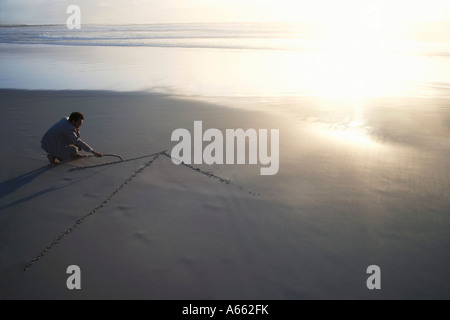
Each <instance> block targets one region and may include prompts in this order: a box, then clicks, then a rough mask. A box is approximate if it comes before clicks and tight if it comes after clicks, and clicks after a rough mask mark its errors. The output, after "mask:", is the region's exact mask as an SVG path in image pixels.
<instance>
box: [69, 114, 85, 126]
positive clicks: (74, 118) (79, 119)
mask: <svg viewBox="0 0 450 320" xmlns="http://www.w3.org/2000/svg"><path fill="white" fill-rule="evenodd" d="M69 121H70V122H71V123H72V124H73V126H74V127H75V128H76V129H79V128H80V127H81V125H82V124H83V121H84V116H83V114H82V113H81V112H72V114H71V115H70V117H69Z"/></svg>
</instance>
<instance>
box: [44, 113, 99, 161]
mask: <svg viewBox="0 0 450 320" xmlns="http://www.w3.org/2000/svg"><path fill="white" fill-rule="evenodd" d="M83 121H84V116H83V115H82V114H81V113H80V112H73V113H72V114H71V115H70V117H69V118H67V117H66V118H62V119H61V120H60V121H58V122H57V123H55V124H54V125H53V126H52V127H51V128H50V129H48V131H47V132H46V133H45V135H44V137H43V138H42V140H41V147H42V149H44V150H45V152H47V153H48V155H47V158H48V160H49V161H50V164H55V163H56V160H59V161H65V160H71V159H79V158H84V157H86V155H82V154H79V153H78V152H79V151H81V150H84V151H86V152H91V153H93V154H94V155H95V156H96V157H102V156H103V155H102V154H101V153H98V152H96V151H95V150H94V149H92V148H91V147H90V146H89V145H88V144H87V143H86V142H84V141H83V140H81V138H80V127H81V125H82V124H83Z"/></svg>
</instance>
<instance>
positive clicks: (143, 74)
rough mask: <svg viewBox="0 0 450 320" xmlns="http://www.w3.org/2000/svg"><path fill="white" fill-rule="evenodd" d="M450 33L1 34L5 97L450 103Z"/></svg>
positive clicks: (283, 26)
mask: <svg viewBox="0 0 450 320" xmlns="http://www.w3.org/2000/svg"><path fill="white" fill-rule="evenodd" d="M446 27H448V25H447V24H444V25H441V24H440V25H438V26H424V27H422V28H416V29H415V31H414V32H413V31H411V32H409V33H405V32H404V31H403V32H402V33H400V32H397V33H395V32H390V31H389V30H387V31H386V30H371V29H364V28H363V29H358V28H355V29H352V30H339V31H336V30H330V29H329V28H325V27H323V26H319V25H313V24H305V23H303V24H300V23H296V24H294V23H235V24H166V25H164V24H161V25H88V26H84V25H83V26H82V28H81V29H80V30H69V29H68V28H67V27H66V26H65V25H48V26H2V27H0V87H1V88H23V89H107V90H118V91H130V90H131V91H133V90H150V91H156V92H164V93H170V94H178V95H185V96H186V95H187V96H199V97H207V98H227V97H233V98H245V97H297V96H320V97H332V98H336V97H337V98H355V97H356V98H361V97H380V96H436V95H439V96H442V95H443V96H446V95H447V94H448V92H449V90H448V89H449V88H450V87H449V85H448V84H449V83H450V41H448V39H450V38H449V37H446V35H447V33H446V32H443V31H442V30H444V31H445V30H447V29H445V28H446ZM436 30H437V31H439V32H436Z"/></svg>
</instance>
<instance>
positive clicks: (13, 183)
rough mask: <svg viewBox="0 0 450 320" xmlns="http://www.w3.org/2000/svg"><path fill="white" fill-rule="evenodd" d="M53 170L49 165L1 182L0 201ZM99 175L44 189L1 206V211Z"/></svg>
mask: <svg viewBox="0 0 450 320" xmlns="http://www.w3.org/2000/svg"><path fill="white" fill-rule="evenodd" d="M53 168H55V166H50V165H47V166H45V167H41V168H38V169H35V170H33V171H30V172H28V173H25V174H22V175H20V176H18V177H15V178H12V179H9V180H6V181H3V182H0V200H1V199H2V198H4V197H6V196H7V195H9V194H11V193H13V192H15V191H16V190H18V189H20V188H22V187H24V186H26V185H27V184H29V183H31V182H32V181H33V180H35V179H36V178H38V177H39V176H40V175H41V174H43V173H44V172H47V171H49V170H52V169H53ZM97 173H98V172H97ZM97 173H93V174H91V175H89V176H87V177H84V178H81V179H78V180H76V181H72V182H70V183H68V184H66V185H63V186H59V187H55V186H54V187H49V188H46V189H43V190H41V191H38V192H36V193H34V194H31V195H29V196H26V197H24V198H21V199H19V200H16V201H14V202H12V203H10V204H6V205H3V206H0V211H3V210H4V209H6V208H9V207H12V206H15V205H17V204H20V203H23V202H27V201H30V200H32V199H34V198H37V197H39V196H41V195H44V194H46V193H49V192H54V191H56V190H59V189H63V188H66V187H68V186H70V185H73V184H75V183H77V182H79V181H81V180H84V179H87V178H89V177H90V176H92V175H94V174H97Z"/></svg>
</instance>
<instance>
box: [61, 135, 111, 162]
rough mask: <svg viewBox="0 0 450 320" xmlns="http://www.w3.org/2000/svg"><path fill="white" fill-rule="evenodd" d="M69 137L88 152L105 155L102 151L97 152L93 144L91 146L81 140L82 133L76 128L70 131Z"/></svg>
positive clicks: (97, 155)
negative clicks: (92, 146)
mask: <svg viewBox="0 0 450 320" xmlns="http://www.w3.org/2000/svg"><path fill="white" fill-rule="evenodd" d="M68 136H69V139H70V140H71V141H72V142H73V144H74V145H76V146H77V147H79V148H81V149H82V150H84V151H86V152H91V153H93V154H94V155H95V156H96V157H99V158H100V157H102V156H103V155H102V154H101V153H98V152H96V151H95V150H94V149H93V148H91V146H89V145H88V144H87V143H86V142H84V141H83V140H81V138H80V134H79V133H78V132H77V130H76V129H75V128H74V129H73V130H71V131H70V133H69V135H68Z"/></svg>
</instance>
